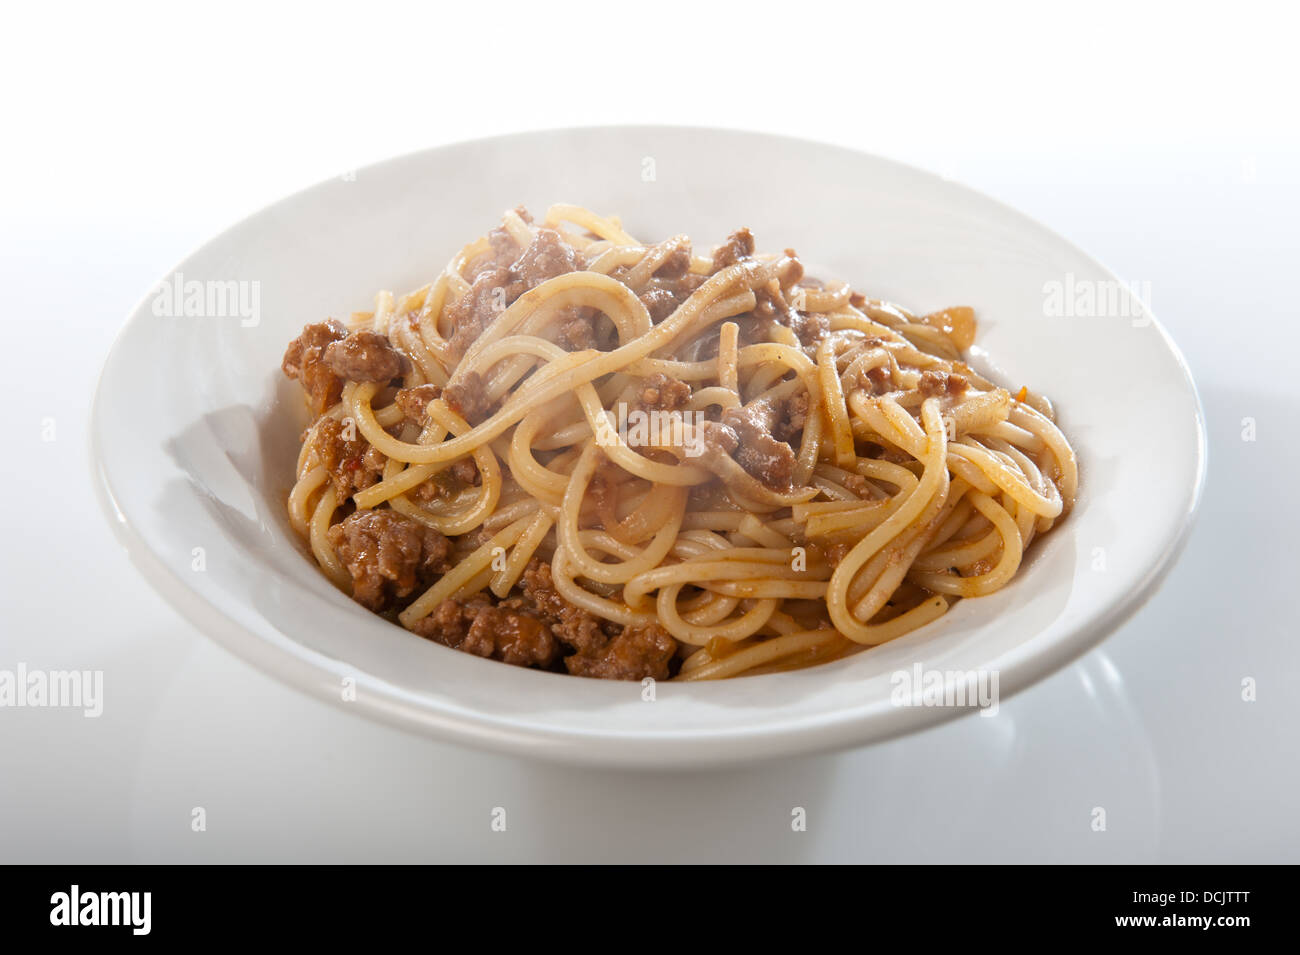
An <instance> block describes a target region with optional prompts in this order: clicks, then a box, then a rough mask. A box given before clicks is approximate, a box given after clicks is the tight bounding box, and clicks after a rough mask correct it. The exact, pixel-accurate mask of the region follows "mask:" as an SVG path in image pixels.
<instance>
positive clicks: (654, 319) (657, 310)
mask: <svg viewBox="0 0 1300 955" xmlns="http://www.w3.org/2000/svg"><path fill="white" fill-rule="evenodd" d="M637 298H639V299H640V300H641V304H642V305H644V306H645V310H646V311H647V312H649V313H650V322H651V323H652V324H654V325H658V324H659V323H660V322H662V321H663V320H664V319H665V318H667V317H668V316H669V315H671V314H672V313H673V312H675V311H676V310H677V306H678V305H679V304H680V303H679V302H678V301H677V296H676V295H674V294H673V293H672V292H671V291H669V290H668V289H666V288H659V287H657V286H652V287H649V288H647V289H645V291H643V292H642V293H641V294H640V295H638V296H637Z"/></svg>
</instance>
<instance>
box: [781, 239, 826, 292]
mask: <svg viewBox="0 0 1300 955" xmlns="http://www.w3.org/2000/svg"><path fill="white" fill-rule="evenodd" d="M785 257H786V258H787V259H789V260H790V262H791V263H792V265H791V266H790V268H789V270H788V271H786V272H785V273H784V276H783V278H782V279H781V281H782V283H783V284H784V287H785V288H790V287H791V286H793V285H800V284H803V278H804V271H803V263H802V262H800V261H799V254H798V253H797V252H795V250H794V249H786V250H785ZM812 281H814V282H817V286H818V287H820V286H821V284H822V283H821V281H820V280H818V279H813V280H812Z"/></svg>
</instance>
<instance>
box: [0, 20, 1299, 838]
mask: <svg viewBox="0 0 1300 955" xmlns="http://www.w3.org/2000/svg"><path fill="white" fill-rule="evenodd" d="M267 6H268V5H266V4H252V5H243V4H230V3H225V4H218V5H214V6H211V7H206V8H203V7H193V8H191V7H186V8H181V7H180V6H179V5H172V4H168V5H158V6H156V7H139V6H133V7H129V8H125V9H118V8H115V7H111V6H109V5H101V6H97V7H94V8H76V7H71V8H50V9H48V10H46V9H43V10H42V11H41V12H40V13H37V12H34V11H33V10H31V9H27V10H24V11H22V12H10V13H8V14H7V16H6V23H5V28H4V32H3V35H2V36H0V103H2V104H3V114H2V118H3V126H0V130H3V143H0V250H2V255H3V262H2V264H0V276H3V285H2V288H3V299H2V301H3V307H0V316H3V318H2V320H3V323H4V325H3V335H4V337H3V348H0V363H2V365H0V374H2V377H0V381H3V382H4V383H5V388H4V396H5V397H4V402H3V408H4V421H5V423H6V428H5V431H4V435H5V438H4V442H3V443H4V452H3V472H2V477H0V481H2V482H3V483H2V484H0V492H3V501H4V504H5V508H4V518H3V520H4V526H5V534H4V544H3V546H0V586H2V587H3V617H2V618H0V620H2V627H3V629H2V630H0V668H9V669H12V668H13V667H14V666H15V665H16V664H17V663H18V662H19V661H22V662H25V663H26V664H27V665H28V666H30V667H44V668H60V667H68V668H78V669H84V668H99V669H103V670H104V671H105V685H106V689H105V695H106V700H105V710H104V714H103V716H102V717H101V718H99V719H98V720H93V719H85V718H83V717H82V716H81V715H80V714H79V713H76V712H70V711H64V710H50V709H46V710H32V709H0V860H2V861H13V860H41V861H78V862H89V861H166V860H397V859H400V860H412V861H414V860H431V861H433V860H484V861H495V860H515V861H524V860H579V859H605V860H622V861H647V860H793V861H849V860H857V861H886V862H896V861H939V860H948V861H960V862H975V861H994V860H1022V859H1040V860H1083V861H1103V860H1123V861H1133V860H1144V861H1258V860H1289V861H1297V860H1298V859H1300V822H1297V819H1296V816H1295V813H1294V806H1295V791H1296V788H1297V785H1298V784H1300V769H1298V768H1297V765H1298V764H1297V752H1298V751H1300V747H1298V746H1297V743H1298V742H1300V740H1298V737H1300V729H1298V726H1300V719H1298V718H1300V694H1297V692H1296V689H1295V687H1296V685H1297V682H1298V681H1300V651H1298V650H1297V647H1296V636H1297V635H1296V628H1297V624H1296V616H1295V613H1294V609H1293V608H1294V602H1293V600H1292V599H1291V597H1292V594H1293V592H1294V590H1295V588H1296V587H1297V580H1298V574H1297V571H1300V562H1298V561H1297V557H1296V551H1295V542H1296V537H1297V533H1296V532H1297V524H1298V523H1300V522H1298V521H1297V513H1296V507H1295V497H1294V483H1295V475H1296V472H1297V464H1298V463H1300V460H1298V457H1300V456H1298V454H1297V450H1296V448H1297V444H1296V442H1295V441H1294V438H1293V429H1294V426H1295V421H1296V412H1297V390H1298V389H1297V388H1296V386H1295V374H1296V372H1295V368H1296V357H1295V356H1296V349H1297V346H1300V333H1297V331H1296V328H1297V322H1298V321H1300V315H1297V307H1296V301H1297V296H1296V292H1295V289H1294V276H1295V271H1296V262H1297V252H1300V242H1298V241H1297V238H1296V223H1297V221H1300V162H1298V161H1297V160H1298V159H1300V136H1298V135H1297V131H1296V119H1295V103H1294V100H1295V93H1296V90H1297V88H1298V87H1300V84H1298V83H1297V81H1298V80H1300V71H1298V70H1297V67H1296V57H1295V53H1294V43H1293V31H1292V24H1291V23H1290V22H1289V21H1288V20H1284V19H1279V17H1280V16H1281V12H1282V11H1283V10H1284V8H1283V7H1281V6H1279V7H1278V8H1276V11H1277V12H1275V11H1274V10H1273V9H1272V8H1269V7H1256V6H1254V5H1250V4H1243V3H1235V4H1233V5H1232V6H1231V7H1230V8H1222V9H1220V10H1218V11H1217V12H1216V11H1206V10H1201V9H1198V8H1196V7H1194V6H1193V5H1188V4H1178V5H1170V6H1168V7H1159V6H1156V7H1147V6H1142V5H1137V6H1135V5H1133V4H1116V5H1108V4H1096V3H1090V4H1080V5H1077V6H1071V7H1068V8H1066V7H1059V8H1052V9H1046V8H1045V7H1046V5H1039V4H1035V5H1028V6H1023V7H1021V6H1005V5H1000V4H987V3H985V4H965V5H961V6H954V7H948V6H940V7H925V8H921V7H913V5H900V4H891V5H890V8H889V9H888V10H887V11H882V12H865V11H861V10H858V9H857V7H858V5H856V4H849V3H841V4H834V5H819V4H816V3H810V2H801V3H797V4H771V5H769V4H762V3H748V4H726V5H721V4H719V5H709V6H707V7H706V6H705V4H703V3H701V2H697V3H692V4H674V3H668V2H657V3H653V4H649V3H637V4H628V3H613V2H606V3H603V4H589V3H582V2H572V0H571V2H565V3H563V4H529V5H514V4H508V3H493V4H482V5H478V6H474V5H458V6H457V7H455V8H449V9H447V10H445V11H444V10H439V11H434V10H433V9H432V8H431V7H430V8H429V9H422V10H417V11H414V12H413V11H411V10H408V9H405V8H396V9H392V8H387V7H385V6H384V5H382V4H376V3H350V4H342V5H338V6H331V5H327V4H310V5H304V6H303V7H285V8H279V9H267ZM904 8H905V9H904ZM633 122H639V123H648V122H659V123H684V124H695V125H718V126H727V127H737V128H749V129H758V130H766V131H773V132H782V133H788V134H793V135H799V136H805V137H809V138H815V139H821V140H828V141H832V142H835V143H840V144H845V145H850V146H854V147H858V148H861V149H864V150H868V151H872V152H878V153H881V154H884V155H887V156H890V157H892V158H896V159H901V160H904V161H907V162H911V163H914V164H916V165H919V166H922V167H925V168H928V169H931V170H934V171H938V172H941V173H943V174H945V175H948V176H951V177H953V178H956V179H959V180H962V181H964V182H967V183H969V184H971V185H973V186H975V187H976V188H980V189H982V190H984V191H986V192H989V193H991V194H993V195H995V196H997V197H998V198H1001V199H1003V200H1005V201H1008V202H1010V203H1011V204H1013V205H1015V206H1017V207H1018V208H1020V209H1022V210H1023V211H1025V212H1027V213H1029V214H1030V215H1032V216H1034V217H1036V218H1038V219H1039V220H1041V221H1043V222H1045V223H1047V224H1048V225H1049V226H1051V227H1053V228H1055V229H1056V230H1058V231H1059V232H1061V233H1063V234H1064V235H1066V236H1067V237H1069V238H1070V239H1072V240H1073V241H1075V242H1076V243H1078V244H1079V245H1081V246H1082V247H1083V248H1084V249H1086V250H1088V251H1089V252H1092V253H1093V254H1095V255H1097V256H1098V257H1099V258H1100V259H1101V260H1102V261H1104V262H1106V263H1107V264H1108V265H1110V266H1111V267H1112V268H1113V269H1115V270H1116V271H1117V272H1118V273H1119V274H1120V275H1121V276H1123V277H1124V278H1125V279H1128V280H1131V281H1138V282H1148V283H1150V289H1151V295H1150V298H1151V301H1150V304H1151V306H1152V308H1153V310H1154V311H1155V313H1156V315H1157V316H1159V317H1160V319H1161V321H1162V322H1163V323H1164V324H1165V325H1166V327H1167V328H1168V329H1169V330H1170V332H1171V333H1172V334H1173V336H1174V338H1175V339H1176V341H1177V342H1178V343H1179V345H1180V346H1181V347H1182V348H1183V350H1184V352H1185V353H1186V355H1187V358H1188V360H1189V363H1190V365H1191V367H1192V371H1193V374H1194V376H1195V378H1196V380H1197V383H1198V385H1199V388H1200V391H1201V396H1202V400H1203V402H1204V404H1205V409H1206V414H1207V421H1208V427H1209V442H1210V469H1209V479H1208V484H1207V488H1206V495H1205V499H1204V503H1203V507H1202V512H1201V516H1200V520H1199V524H1198V526H1197V529H1196V530H1195V531H1194V533H1193V536H1192V538H1191V541H1190V543H1189V545H1188V548H1187V551H1186V553H1185V554H1184V556H1183V558H1182V560H1181V562H1180V564H1179V565H1178V566H1177V567H1176V568H1175V570H1174V571H1173V573H1172V574H1171V575H1170V577H1169V579H1168V581H1167V583H1166V584H1165V586H1164V587H1163V589H1162V590H1161V591H1160V592H1159V593H1158V595H1157V596H1156V597H1155V598H1154V599H1153V600H1152V601H1151V603H1150V604H1149V605H1148V606H1147V607H1146V608H1145V609H1144V610H1143V611H1142V612H1140V613H1139V614H1138V615H1137V616H1136V617H1135V618H1134V619H1133V620H1132V621H1130V622H1129V623H1128V624H1127V625H1126V626H1124V627H1123V628H1121V629H1120V630H1119V631H1118V632H1117V633H1115V634H1114V636H1112V637H1111V638H1110V639H1109V640H1107V641H1106V642H1105V643H1104V644H1103V645H1102V646H1101V647H1100V648H1099V649H1098V650H1095V651H1093V652H1092V653H1091V654H1089V655H1088V656H1087V657H1085V658H1084V659H1083V660H1082V661H1081V662H1080V663H1078V664H1076V665H1075V666H1073V667H1071V668H1069V669H1067V670H1065V671H1062V672H1061V673H1059V674H1057V675H1056V676H1054V677H1053V678H1051V679H1049V680H1047V681H1045V682H1044V683H1042V684H1039V685H1038V686H1037V687H1035V688H1033V689H1032V690H1030V691H1028V692H1026V693H1024V694H1022V695H1021V696H1018V697H1016V698H1015V699H1013V700H1011V701H1008V702H1006V703H1004V704H1003V713H1002V714H1001V715H1000V716H999V718H998V719H995V720H980V719H977V718H972V717H968V718H963V719H960V720H958V721H956V722H954V723H951V724H948V725H945V726H942V727H939V728H937V729H934V730H931V731H928V732H925V733H922V734H919V735H916V736H912V737H908V738H905V739H903V740H898V741H895V742H891V743H889V744H886V745H883V746H878V747H875V748H872V749H868V750H862V751H858V752H855V753H848V754H839V755H830V756H810V757H806V758H801V759H798V760H793V761H788V762H784V763H780V764H769V765H760V766H755V767H751V768H747V769H739V770H729V771H726V772H719V773H696V774H614V773H604V772H596V771H586V770H574V769H567V768H559V767H552V766H545V765H540V764H532V763H529V762H527V761H521V760H518V759H510V758H504V757H498V756H492V755H487V754H481V753H473V752H468V751H463V750H459V749H456V748H453V747H449V746H444V745H439V744H435V743H432V742H429V741H426V740H423V739H418V738H414V737H410V736H405V735H403V734H401V733H399V732H397V731H395V730H390V729H387V728H384V727H380V726H377V725H372V724H369V723H367V722H364V721H362V720H360V719H358V718H356V717H354V716H352V715H350V714H348V713H346V712H344V711H343V710H342V709H340V708H334V707H330V706H328V705H326V704H324V703H321V702H317V701H314V700H309V699H307V698H305V697H303V696H300V695H298V694H297V693H295V692H294V691H291V690H288V689H286V688H283V687H281V686H280V685H278V684H276V683H275V682H273V681H271V680H270V679H269V678H267V677H265V676H263V675H261V674H260V673H258V672H256V671H254V670H252V669H250V668H249V667H248V666H246V665H245V664H243V663H242V662H240V661H238V660H236V659H234V658H233V657H231V656H230V655H229V654H227V653H226V652H225V651H224V650H221V649H219V648H217V647H216V646H215V645H214V644H213V643H211V642H210V641H208V640H207V639H206V638H204V637H203V636H202V635H201V634H199V633H198V632H196V631H195V630H194V629H193V628H191V627H190V626H189V625H187V624H186V623H184V622H183V621H182V620H181V619H180V618H179V617H178V616H177V615H176V614H175V613H173V612H172V611H171V610H170V609H169V608H168V607H166V606H165V605H164V604H162V603H161V601H160V600H159V599H158V598H157V597H156V596H155V595H154V594H153V593H152V592H151V591H150V590H149V589H148V587H147V586H146V585H145V584H144V582H143V580H142V579H141V578H140V577H139V576H138V575H137V574H136V572H135V571H134V570H133V569H132V567H131V566H130V565H129V564H128V562H127V561H126V559H125V557H124V555H123V552H122V551H121V550H120V549H119V548H118V547H117V545H116V544H115V543H114V541H113V539H112V537H111V535H110V533H109V530H108V528H107V526H106V523H105V521H104V519H103V517H102V516H101V514H100V513H99V510H98V508H97V505H96V503H95V500H94V497H93V494H92V491H91V484H90V471H89V463H88V459H87V453H86V433H85V428H86V424H87V417H88V411H89V405H90V400H91V395H92V391H93V386H94V382H95V377H96V375H97V373H98V369H99V367H100V365H101V363H102V361H103V359H104V356H105V354H106V353H107V350H108V348H109V346H110V344H111V342H112V340H113V336H114V334H115V333H116V331H117V329H118V328H119V326H120V324H121V323H122V321H123V320H124V318H125V316H126V314H127V312H128V311H129V310H130V309H131V307H132V306H133V304H134V303H135V301H136V300H137V299H138V298H139V297H141V296H142V295H143V294H144V293H145V292H146V291H147V290H148V289H149V287H150V286H151V284H152V283H153V282H154V281H155V280H156V279H157V278H158V277H159V276H161V275H163V274H165V273H166V272H167V271H168V269H169V268H170V266H171V265H172V264H173V263H174V262H176V261H178V260H179V259H181V258H182V257H183V256H184V255H185V254H186V253H187V252H189V251H190V250H191V249H192V248H194V247H196V246H197V245H199V244H200V243H201V242H202V241H204V240H205V239H206V238H208V237H209V236H211V235H213V234H215V233H216V232H218V231H220V230H221V229H223V228H225V227H226V226H227V225H229V224H230V223H232V222H233V221H235V220H237V219H239V218H242V217H243V216H245V215H247V214H249V213H250V212H253V211H255V210H256V209H257V208H259V207H260V206H262V205H264V204H265V203H267V202H270V201H271V200H273V199H276V198H278V197H280V196H281V195H283V194H286V193H288V192H291V191H295V190H297V189H299V188H301V187H303V186H306V185H309V184H311V183H313V182H315V181H317V180H320V179H323V178H327V177H330V176H336V175H338V174H340V173H342V172H344V171H346V170H349V169H353V168H356V167H358V166H361V165H364V164H366V163H368V162H372V161H375V160H379V159H382V158H385V157H387V156H390V155H393V154H397V153H401V152H405V151H410V150H415V149H419V148H424V147H427V146H433V145H438V144H440V143H445V142H451V141H457V140H462V139H466V138H471V137H475V136H480V135H488V134H494V133H501V132H511V131H516V130H521V129H530V128H542V127H548V126H566V125H587V124H611V123H633ZM743 161H744V157H743V156H738V157H737V162H743ZM795 187H796V188H797V184H795ZM739 212H741V213H743V210H739ZM1096 375H1097V386H1098V387H1101V388H1114V387H1123V383H1122V382H1115V381H1112V380H1109V379H1108V377H1107V374H1106V369H1105V368H1098V369H1096ZM1133 413H1134V414H1141V413H1142V409H1141V408H1134V409H1133ZM1246 418H1251V419H1254V421H1255V426H1256V429H1257V437H1256V440H1255V441H1244V440H1243V438H1242V431H1243V419H1246ZM51 422H52V424H53V427H54V440H52V441H45V440H43V436H48V434H46V435H43V431H46V432H48V429H49V427H50V425H51ZM1245 678H1253V679H1254V680H1256V681H1257V686H1258V699H1257V700H1256V701H1255V702H1245V701H1243V700H1242V698H1241V683H1242V680H1243V679H1245ZM198 806H201V807H203V808H204V809H205V810H206V812H207V830H206V831H205V832H193V831H192V830H191V826H190V820H191V812H192V809H193V808H194V807H198ZM498 806H499V807H504V808H506V809H507V812H508V820H509V826H508V829H507V831H506V832H504V833H496V832H492V831H491V829H490V825H489V823H490V820H491V813H492V810H493V809H494V808H495V807H498ZM794 807H803V808H804V809H805V810H806V811H807V817H808V830H807V831H806V832H793V831H792V830H791V826H790V820H791V811H792V809H793V808H794ZM1094 807H1103V808H1105V810H1106V813H1107V828H1106V831H1104V832H1096V831H1093V829H1092V827H1091V825H1090V823H1091V822H1092V820H1093V818H1094V816H1093V809H1094Z"/></svg>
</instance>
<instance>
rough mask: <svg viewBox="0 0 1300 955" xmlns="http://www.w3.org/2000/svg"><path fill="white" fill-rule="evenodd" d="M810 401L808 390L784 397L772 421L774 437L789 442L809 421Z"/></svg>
mask: <svg viewBox="0 0 1300 955" xmlns="http://www.w3.org/2000/svg"><path fill="white" fill-rule="evenodd" d="M809 403H810V400H809V398H808V392H806V391H801V392H799V393H798V394H797V395H791V396H790V397H788V398H782V399H781V400H780V402H779V403H778V405H779V406H778V408H777V411H778V414H777V415H776V420H775V421H774V422H773V423H772V437H774V438H776V439H777V440H778V441H786V442H789V441H790V440H791V439H792V438H793V437H794V436H795V435H797V434H798V433H799V432H800V431H802V430H803V426H804V425H805V424H807V422H808V405H809Z"/></svg>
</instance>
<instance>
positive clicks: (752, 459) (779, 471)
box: [722, 398, 796, 490]
mask: <svg viewBox="0 0 1300 955" xmlns="http://www.w3.org/2000/svg"><path fill="white" fill-rule="evenodd" d="M778 420H779V416H778V413H777V409H776V408H775V407H773V403H772V402H771V401H770V400H767V399H763V398H758V399H755V400H754V401H751V402H750V403H749V404H747V405H745V406H744V407H742V408H728V409H727V410H726V411H724V412H723V414H722V423H723V424H725V425H727V426H728V427H730V428H732V429H733V430H734V431H735V433H736V437H737V438H738V439H739V445H738V447H737V449H736V461H737V462H739V464H740V466H741V467H743V468H744V469H745V470H746V471H748V472H749V473H750V475H752V476H753V477H755V478H757V479H758V480H759V481H761V482H762V483H763V484H765V485H767V486H768V487H770V488H773V489H775V490H786V489H788V488H790V487H791V486H792V485H793V482H794V466H795V460H796V459H795V453H794V450H793V449H792V448H791V447H790V445H788V444H786V443H785V442H784V441H780V440H778V439H777V438H776V437H774V436H773V431H774V429H775V428H776V425H777V421H778Z"/></svg>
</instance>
